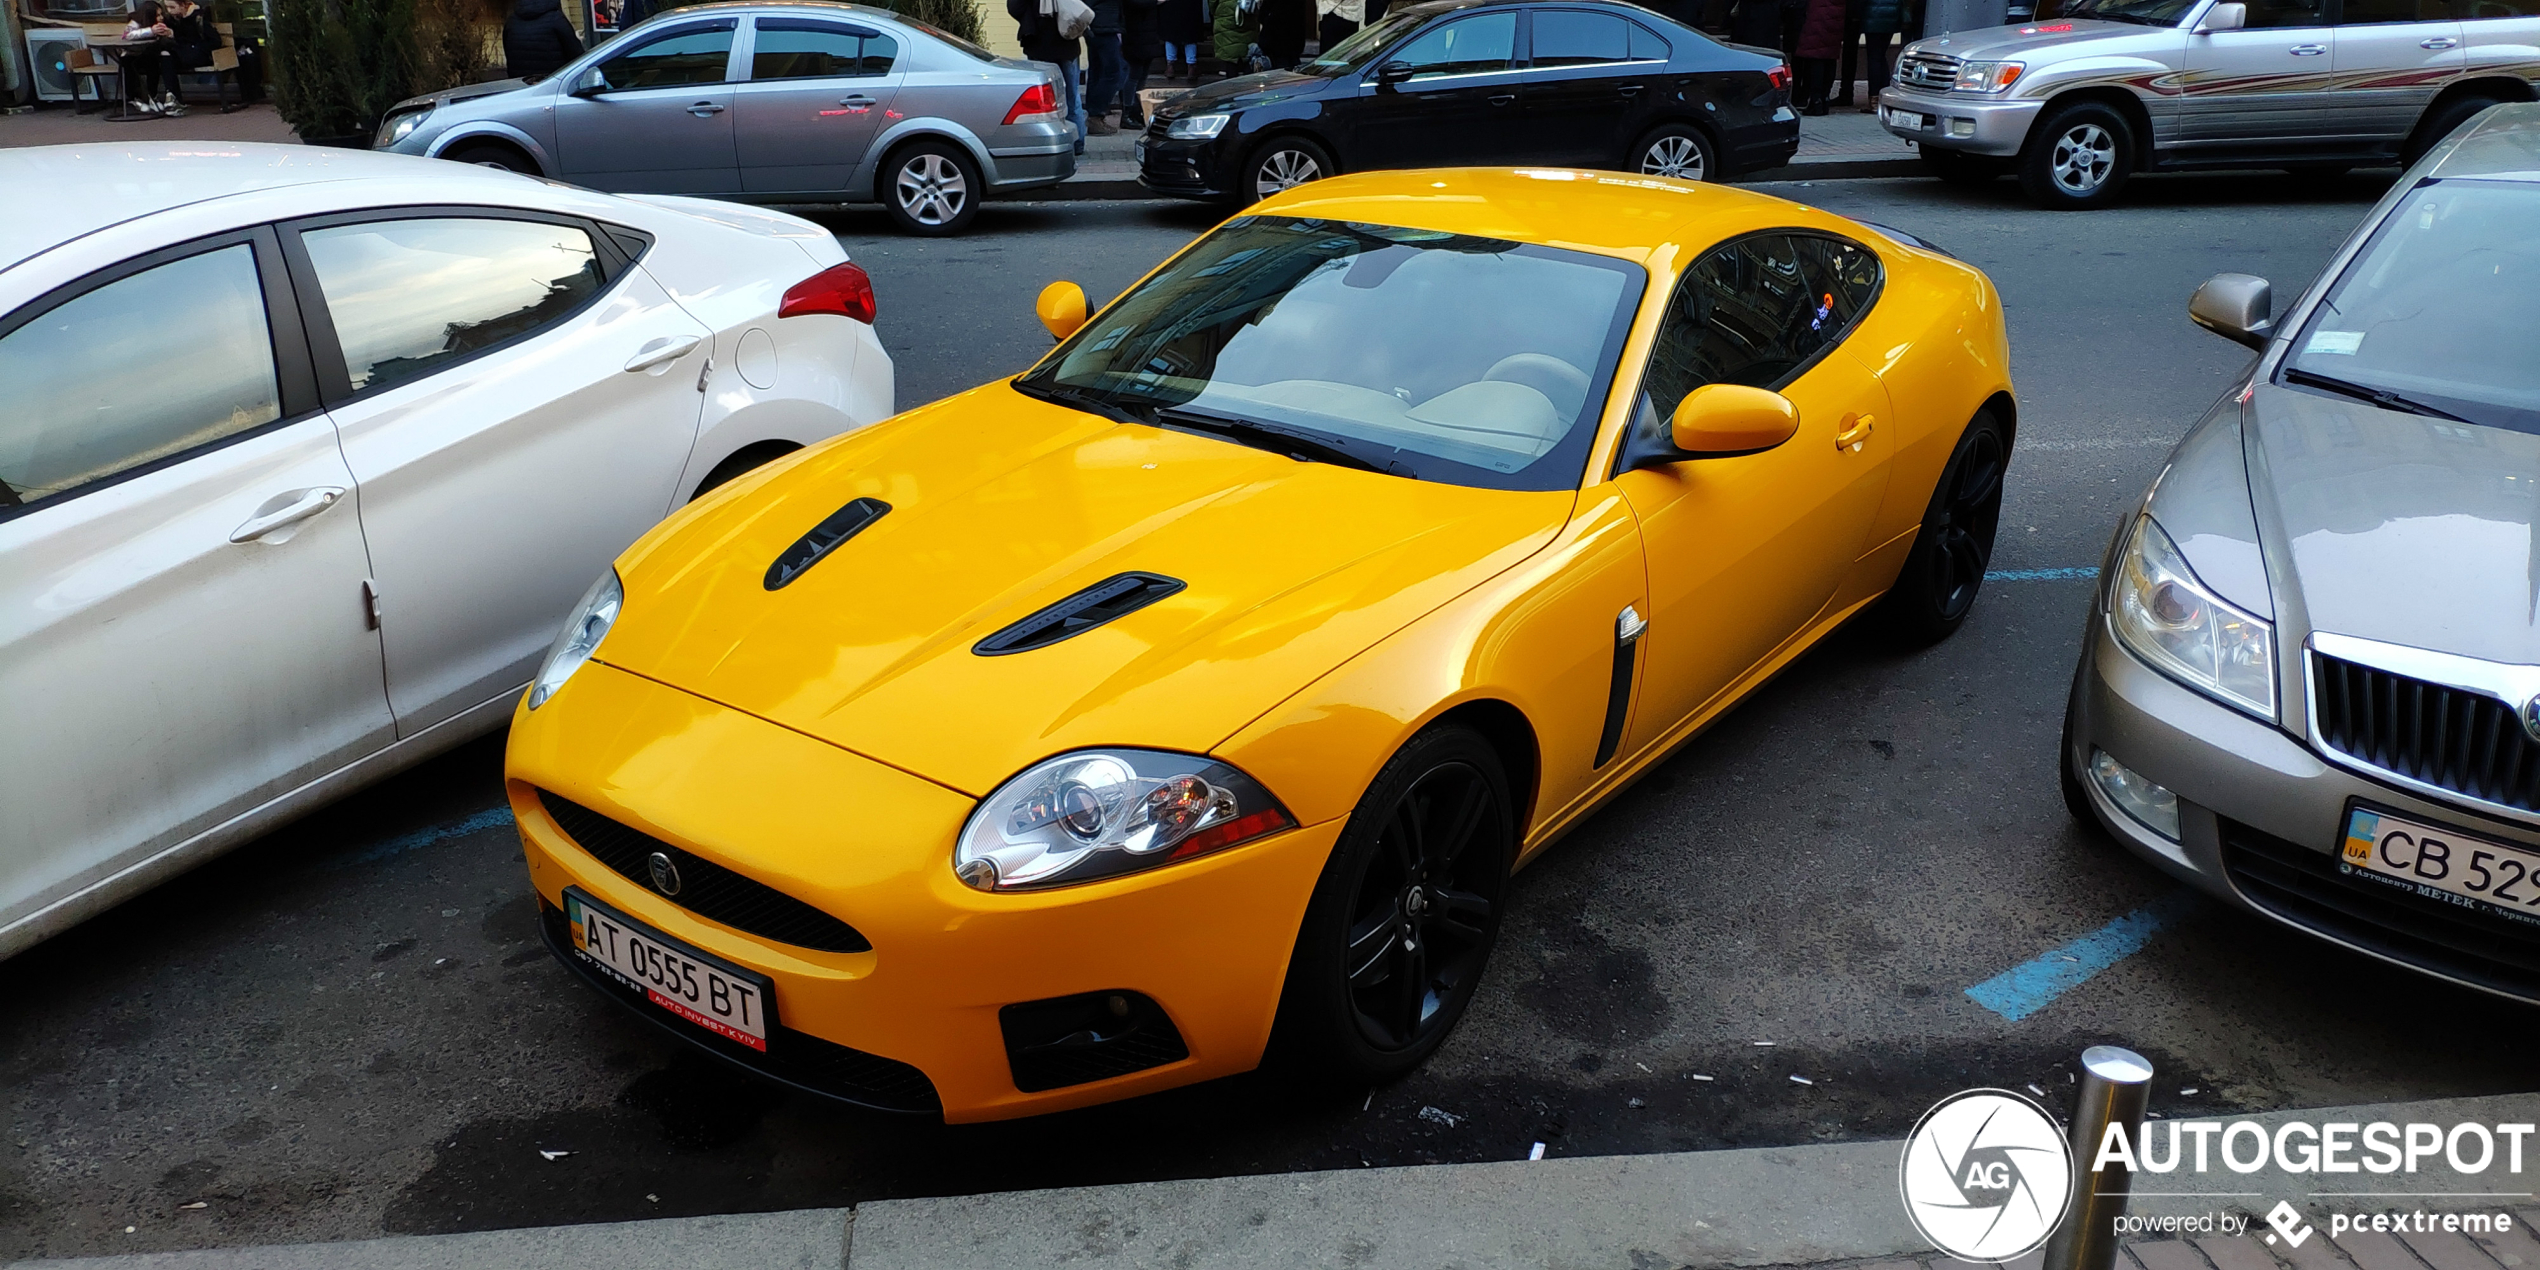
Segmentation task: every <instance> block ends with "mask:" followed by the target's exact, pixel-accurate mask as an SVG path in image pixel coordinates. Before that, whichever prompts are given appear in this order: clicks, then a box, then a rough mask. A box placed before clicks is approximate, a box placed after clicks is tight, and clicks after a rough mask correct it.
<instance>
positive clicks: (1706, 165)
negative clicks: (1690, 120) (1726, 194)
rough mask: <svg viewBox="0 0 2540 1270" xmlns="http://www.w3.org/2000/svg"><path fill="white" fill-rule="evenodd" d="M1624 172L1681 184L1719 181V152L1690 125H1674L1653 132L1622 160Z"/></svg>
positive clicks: (1700, 132)
mask: <svg viewBox="0 0 2540 1270" xmlns="http://www.w3.org/2000/svg"><path fill="white" fill-rule="evenodd" d="M1623 170H1624V171H1626V172H1638V173H1640V174H1641V175H1643V176H1665V177H1673V178H1675V179H1676V180H1679V181H1716V180H1719V179H1720V152H1719V149H1718V148H1717V147H1715V146H1713V145H1712V144H1711V138H1710V137H1708V136H1706V135H1704V134H1703V131H1702V130H1701V129H1700V128H1696V127H1694V126H1692V125H1691V124H1681V123H1671V124H1666V125H1664V126H1661V127H1658V128H1654V129H1651V130H1650V133H1649V135H1648V136H1645V137H1642V138H1641V139H1640V142H1639V144H1637V145H1634V146H1633V147H1632V152H1631V154H1629V155H1628V156H1626V157H1625V158H1624V160H1623Z"/></svg>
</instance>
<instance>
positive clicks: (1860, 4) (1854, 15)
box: [1834, 0, 1877, 106]
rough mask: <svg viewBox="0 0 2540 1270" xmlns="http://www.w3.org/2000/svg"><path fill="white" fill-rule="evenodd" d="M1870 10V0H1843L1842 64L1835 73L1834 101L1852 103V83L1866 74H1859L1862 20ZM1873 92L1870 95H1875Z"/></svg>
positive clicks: (1863, 77)
mask: <svg viewBox="0 0 2540 1270" xmlns="http://www.w3.org/2000/svg"><path fill="white" fill-rule="evenodd" d="M1869 12H1870V0H1843V66H1842V69H1840V70H1839V71H1837V72H1836V74H1835V83H1836V86H1837V90H1838V91H1837V92H1836V93H1835V95H1834V99H1835V100H1836V101H1839V102H1842V103H1843V104H1844V105H1847V106H1849V105H1851V104H1852V85H1853V83H1854V82H1855V81H1857V80H1861V79H1866V78H1868V76H1866V75H1863V74H1859V73H1858V72H1859V70H1860V62H1859V58H1860V53H1861V32H1862V26H1861V23H1862V21H1863V20H1864V19H1865V18H1867V17H1868V15H1869ZM1876 95H1877V94H1876V93H1875V92H1873V93H1872V96H1876Z"/></svg>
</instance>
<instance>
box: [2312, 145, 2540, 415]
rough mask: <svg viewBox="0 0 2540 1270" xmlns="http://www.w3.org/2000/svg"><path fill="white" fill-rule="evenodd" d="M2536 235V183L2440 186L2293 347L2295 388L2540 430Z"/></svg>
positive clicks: (2420, 194) (2343, 280)
mask: <svg viewBox="0 0 2540 1270" xmlns="http://www.w3.org/2000/svg"><path fill="white" fill-rule="evenodd" d="M2534 225H2540V185H2534V184H2532V183H2529V182H2523V181H2463V180H2453V181H2437V182H2432V183H2429V184H2427V185H2425V186H2423V187H2421V188H2419V189H2417V190H2415V191H2413V192H2411V193H2410V194H2409V195H2408V196H2407V197H2406V198H2405V199H2403V200H2401V201H2400V203H2399V204H2398V206H2397V207H2395V208H2393V209H2392V210H2391V213H2390V216H2389V218H2388V219H2387V220H2384V221H2383V222H2382V223H2381V228H2380V229H2379V230H2378V231H2377V232H2376V233H2375V234H2374V236H2373V240H2372V242H2371V244H2370V245H2368V246H2367V247H2365V248H2364V250H2363V252H2362V253H2361V254H2359V255H2357V256H2356V257H2355V260H2354V263H2352V264H2350V265H2348V266H2347V267H2346V273H2345V275H2344V276H2343V277H2340V278H2339V279H2338V280H2337V285H2336V286H2334V287H2332V288H2330V290H2329V292H2328V298H2327V299H2325V300H2323V301H2322V302H2321V303H2320V307H2319V310H2318V312H2316V313H2314V314H2313V315H2312V317H2311V320H2310V324H2309V325H2308V326H2307V327H2306V328H2305V329H2304V330H2303V331H2302V333H2301V335H2300V336H2299V337H2298V338H2296V339H2295V340H2294V342H2293V353H2292V355H2291V356H2290V357H2288V358H2287V359H2286V360H2285V366H2286V369H2287V374H2286V379H2287V381H2288V382H2291V383H2294V384H2302V385H2305V386H2308V387H2311V388H2314V389H2320V390H2325V391H2331V392H2337V393H2341V394H2344V395H2348V396H2358V397H2363V398H2364V399H2365V400H2369V401H2374V402H2375V403H2376V404H2380V405H2383V406H2385V407H2388V408H2391V409H2400V410H2409V411H2411V412H2413V413H2418V414H2432V415H2443V416H2449V417H2452V418H2457V419H2462V420H2466V421H2468V422H2471V423H2484V424H2489V425H2492V426H2496V427H2506V428H2514V429H2517V430H2519V431H2524V432H2540V235H2535V234H2534V233H2533V232H2532V227H2533V226H2534ZM2323 381H2324V382H2323Z"/></svg>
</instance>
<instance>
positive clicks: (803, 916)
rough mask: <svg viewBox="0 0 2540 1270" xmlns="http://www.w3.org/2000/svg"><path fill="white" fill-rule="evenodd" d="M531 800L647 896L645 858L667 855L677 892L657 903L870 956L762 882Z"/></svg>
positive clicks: (583, 811)
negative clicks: (673, 869) (676, 878)
mask: <svg viewBox="0 0 2540 1270" xmlns="http://www.w3.org/2000/svg"><path fill="white" fill-rule="evenodd" d="M538 802H539V804H540V805H541V806H543V807H545V808H546V809H547V814H548V815H550V816H553V817H554V818H555V821H556V823H557V824H558V825H560V826H562V827H563V828H564V831H565V834H566V836H568V837H570V838H572V839H573V840H574V842H575V843H576V844H578V845H579V846H581V848H582V849H583V850H585V851H588V852H590V853H591V855H592V856H593V857H594V858H596V859H597V860H599V862H600V863H602V864H605V865H607V866H609V868H611V869H613V870H615V871H616V872H617V873H618V874H619V875H620V876H623V877H625V878H626V879H627V880H629V881H632V882H635V883H638V884H640V885H642V886H643V887H644V888H645V889H646V890H650V891H653V892H654V893H655V894H659V893H660V888H659V887H657V886H655V885H654V884H653V873H652V868H651V866H650V860H651V857H652V855H653V854H654V853H655V852H659V853H661V854H662V855H665V856H668V857H669V858H670V862H671V863H672V864H674V865H676V866H678V869H679V893H678V894H677V895H668V896H663V898H665V899H667V900H669V901H670V902H671V903H673V904H676V905H678V906H679V907H681V908H684V909H686V910H688V911H689V912H691V913H694V914H696V915H697V916H699V917H702V918H705V919H706V920H708V921H714V922H721V923H723V924H724V925H726V926H729V927H731V928H732V929H734V930H737V931H744V932H747V933H749V934H752V935H757V936H759V937H761V938H764V939H772V940H775V941H776V942H778V943H780V944H792V945H793V946H795V947H796V948H811V949H816V950H818V951H820V952H871V951H873V945H872V944H871V943H869V942H867V941H866V939H865V938H864V935H863V933H862V932H860V931H858V930H857V929H856V928H855V927H853V926H849V925H847V924H846V923H845V922H842V921H839V920H838V919H837V918H834V917H831V916H830V915H828V914H827V913H824V912H821V911H820V910H819V909H816V908H813V907H812V906H811V905H809V904H805V903H803V902H802V901H801V900H798V899H795V898H794V897H793V896H790V895H787V894H785V893H784V892H783V891H779V890H777V889H776V888H775V887H772V886H769V885H768V884H766V883H764V882H759V881H754V880H752V879H750V878H747V877H744V876H742V875H741V874H738V873H735V872H733V871H732V870H730V869H727V868H725V867H723V866H722V865H720V864H716V863H715V862H714V861H712V860H708V859H706V858H705V857H703V856H700V855H698V854H697V853H695V852H693V851H688V850H685V849H683V848H680V847H677V846H674V845H672V844H670V843H667V842H664V841H662V840H661V839H659V838H656V837H653V836H652V835H651V834H648V833H645V832H643V831H642V830H639V829H636V828H634V827H632V826H630V825H622V824H619V823H618V822H617V821H614V820H611V819H609V818H608V817H607V816H604V815H601V814H600V813H598V812H596V811H593V810H591V809H590V808H588V807H585V806H583V805H582V804H580V803H577V802H573V801H571V800H568V799H565V798H560V797H558V796H556V795H554V794H551V793H548V792H547V791H545V790H543V789H542V790H539V791H538Z"/></svg>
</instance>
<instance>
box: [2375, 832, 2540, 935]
mask: <svg viewBox="0 0 2540 1270" xmlns="http://www.w3.org/2000/svg"><path fill="white" fill-rule="evenodd" d="M2338 859H2339V862H2340V868H2341V870H2342V871H2344V872H2347V873H2363V874H2369V875H2371V876H2372V877H2374V878H2376V879H2389V880H2391V881H2395V882H2398V883H2400V884H2401V885H2404V886H2406V887H2407V888H2408V889H2410V890H2412V891H2415V892H2416V893H2417V894H2419V895H2422V896H2424V897H2425V898H2427V899H2433V900H2442V901H2444V902H2445V903H2450V904H2458V905H2461V906H2463V907H2465V908H2476V909H2483V910H2486V911H2489V912H2495V913H2501V914H2504V915H2506V916H2509V917H2514V918H2517V919H2519V920H2522V921H2525V922H2531V923H2534V924H2536V925H2540V851H2534V850H2532V849H2531V848H2529V847H2517V846H2512V845H2509V844H2507V843H2502V842H2498V841H2496V840H2494V839H2492V838H2482V837H2479V836H2478V835H2476V834H2470V833H2463V832H2461V831H2460V830H2458V829H2447V828H2444V827H2443V826H2441V825H2429V824H2426V823H2424V822H2423V821H2417V820H2409V819H2406V818H2404V817H2401V816H2394V815H2391V814H2390V813H2389V812H2386V811H2375V810H2373V809H2371V808H2369V807H2349V808H2347V810H2346V840H2345V841H2344V842H2343V843H2341V844H2340V845H2339V847H2338Z"/></svg>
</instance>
